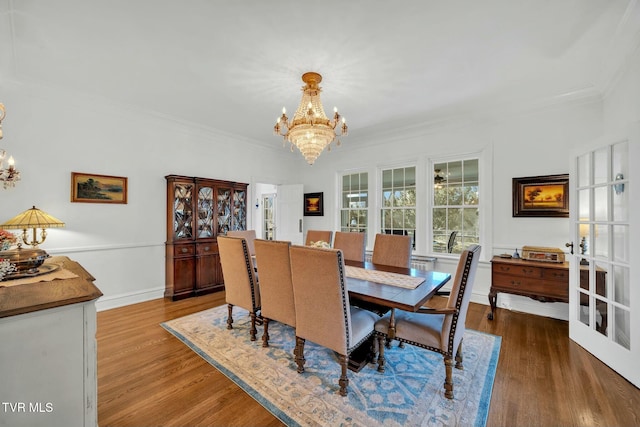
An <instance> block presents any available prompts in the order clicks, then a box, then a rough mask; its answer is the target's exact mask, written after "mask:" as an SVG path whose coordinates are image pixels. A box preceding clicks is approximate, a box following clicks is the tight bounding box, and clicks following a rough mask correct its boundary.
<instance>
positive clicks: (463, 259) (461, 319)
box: [441, 245, 481, 352]
mask: <svg viewBox="0 0 640 427" xmlns="http://www.w3.org/2000/svg"><path fill="white" fill-rule="evenodd" d="M480 251H481V247H480V245H470V246H469V247H467V249H465V250H464V251H463V252H462V255H460V260H459V261H458V268H457V269H456V274H455V276H454V278H453V283H452V284H451V293H450V294H449V299H448V301H447V308H450V309H454V310H456V312H457V315H453V316H448V317H445V321H444V322H443V324H442V334H441V335H442V344H441V347H442V348H443V349H444V348H448V347H450V348H448V350H449V351H451V352H453V351H454V350H455V349H456V348H458V345H460V342H461V341H462V337H463V336H464V331H465V322H466V320H467V310H468V308H469V302H470V301H471V290H472V288H473V284H474V282H475V278H476V271H477V269H478V260H479V259H480Z"/></svg>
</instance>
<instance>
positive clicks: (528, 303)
mask: <svg viewBox="0 0 640 427" xmlns="http://www.w3.org/2000/svg"><path fill="white" fill-rule="evenodd" d="M471 301H473V302H475V303H477V304H484V305H489V298H488V296H487V295H483V294H477V293H472V294H471ZM496 305H497V308H503V309H506V310H513V311H519V312H522V313H529V314H535V315H536V316H544V317H551V318H553V319H559V320H569V304H566V303H562V302H539V301H535V300H533V299H531V298H528V297H522V296H518V295H511V294H504V293H499V294H498V301H497V304H496Z"/></svg>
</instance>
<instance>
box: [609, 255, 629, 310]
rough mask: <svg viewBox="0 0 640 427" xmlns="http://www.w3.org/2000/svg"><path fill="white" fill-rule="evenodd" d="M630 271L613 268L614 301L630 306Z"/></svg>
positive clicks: (622, 268) (617, 267)
mask: <svg viewBox="0 0 640 427" xmlns="http://www.w3.org/2000/svg"><path fill="white" fill-rule="evenodd" d="M629 283H630V280H629V269H628V268H627V267H620V266H616V265H614V266H613V300H614V301H615V302H617V303H620V304H624V305H625V306H627V307H628V306H629V304H630V295H629V293H630V291H629Z"/></svg>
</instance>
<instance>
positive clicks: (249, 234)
mask: <svg viewBox="0 0 640 427" xmlns="http://www.w3.org/2000/svg"><path fill="white" fill-rule="evenodd" d="M227 236H229V237H243V238H244V239H245V240H246V241H247V248H248V249H249V255H255V254H256V249H255V246H254V244H253V242H254V241H255V240H256V230H229V231H227Z"/></svg>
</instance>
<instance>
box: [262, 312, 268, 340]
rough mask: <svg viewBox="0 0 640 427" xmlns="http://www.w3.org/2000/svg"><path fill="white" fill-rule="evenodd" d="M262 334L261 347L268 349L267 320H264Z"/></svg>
mask: <svg viewBox="0 0 640 427" xmlns="http://www.w3.org/2000/svg"><path fill="white" fill-rule="evenodd" d="M263 326H264V333H263V334H262V346H263V347H269V319H267V318H266V317H265V318H264V323H263Z"/></svg>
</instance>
